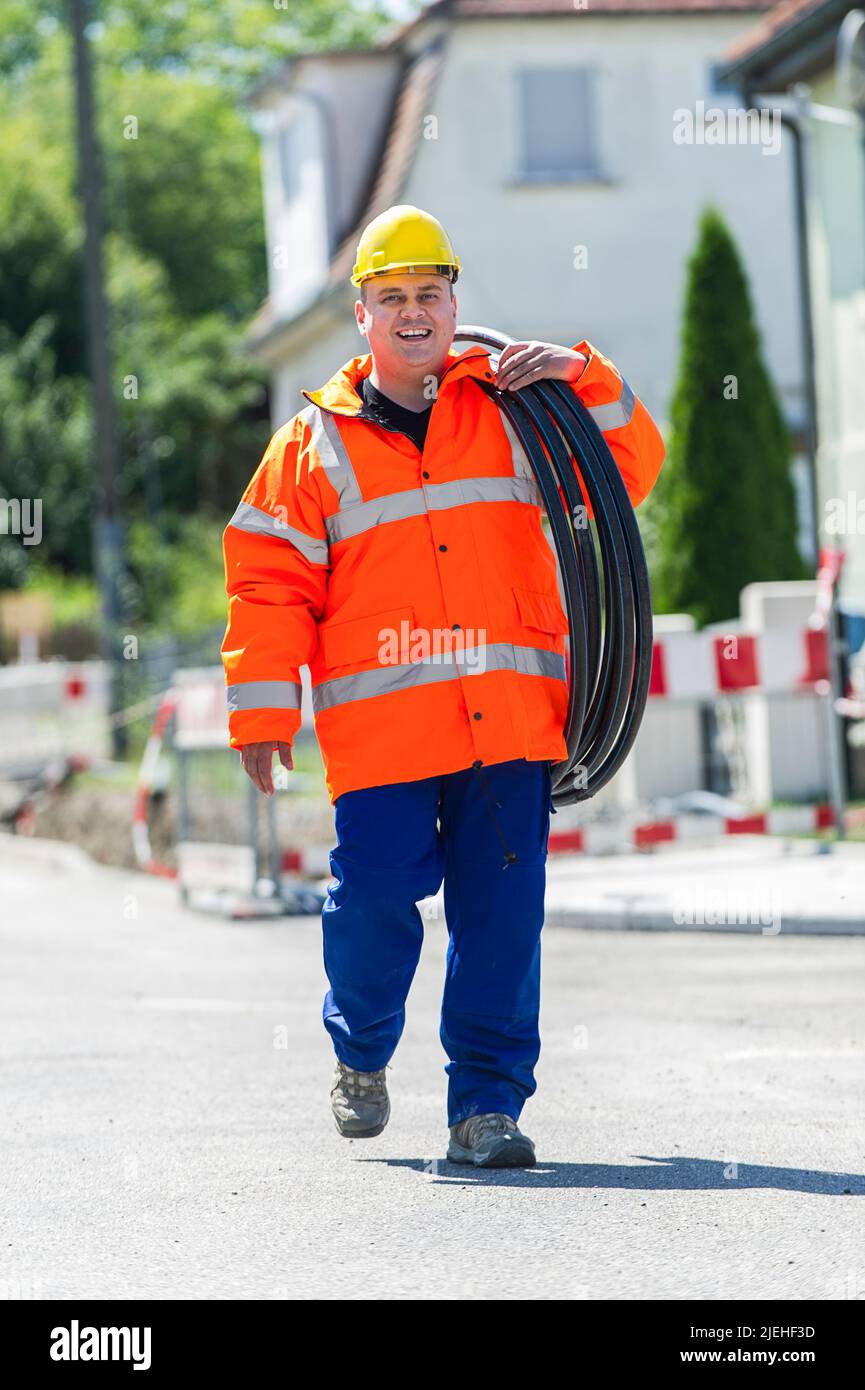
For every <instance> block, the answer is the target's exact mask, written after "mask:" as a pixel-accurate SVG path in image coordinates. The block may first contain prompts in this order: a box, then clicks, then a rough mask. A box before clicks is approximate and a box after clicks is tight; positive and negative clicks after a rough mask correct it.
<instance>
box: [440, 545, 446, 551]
mask: <svg viewBox="0 0 865 1390" xmlns="http://www.w3.org/2000/svg"><path fill="white" fill-rule="evenodd" d="M439 550H447V546H446V545H440V546H439Z"/></svg>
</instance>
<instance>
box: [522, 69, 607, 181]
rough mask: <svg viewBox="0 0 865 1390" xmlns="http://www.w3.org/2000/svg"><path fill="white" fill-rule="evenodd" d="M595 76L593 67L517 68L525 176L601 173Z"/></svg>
mask: <svg viewBox="0 0 865 1390" xmlns="http://www.w3.org/2000/svg"><path fill="white" fill-rule="evenodd" d="M594 76H595V75H594V73H593V72H592V70H591V69H590V68H523V69H522V70H521V71H520V72H518V73H517V92H518V100H519V120H520V131H521V137H522V139H521V168H520V176H521V177H522V178H524V179H536V180H538V181H543V180H551V179H581V178H583V179H586V178H598V177H599V170H598V161H597V154H596V150H595V129H594V124H595V123H594V105H595V92H594V85H595V84H594Z"/></svg>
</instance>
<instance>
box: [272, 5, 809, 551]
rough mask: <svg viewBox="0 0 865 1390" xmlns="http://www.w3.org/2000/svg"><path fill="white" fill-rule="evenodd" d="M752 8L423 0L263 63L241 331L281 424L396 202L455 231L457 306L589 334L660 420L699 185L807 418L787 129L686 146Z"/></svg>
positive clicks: (329, 366) (319, 360) (723, 100)
mask: <svg viewBox="0 0 865 1390" xmlns="http://www.w3.org/2000/svg"><path fill="white" fill-rule="evenodd" d="M767 8H768V6H766V5H765V4H761V3H753V0H438V2H437V3H432V4H430V5H429V6H428V7H427V8H426V10H425V11H424V12H423V13H422V14H421V16H420V17H419V18H418V19H416V20H414V21H412V22H411V23H410V24H408V25H404V26H403V27H402V28H400V29H398V30H397V31H396V32H395V33H393V34H392V35H391V37H390V38H389V39H388V40H387V41H386V42H384V43H382V44H380V45H379V46H378V47H375V48H371V49H367V50H362V51H348V52H326V53H324V54H310V55H305V56H301V57H297V58H295V59H294V60H292V61H291V62H290V63H289V64H288V65H287V66H285V67H283V68H282V69H280V70H279V71H277V72H275V73H274V74H273V75H272V76H269V77H268V78H266V79H265V80H264V81H263V82H262V83H261V84H260V86H259V87H258V89H257V91H256V93H255V94H254V97H253V109H254V113H255V115H254V118H255V120H256V123H257V125H258V128H259V129H260V132H261V136H262V146H263V182H264V202H265V215H266V223H267V242H268V258H269V297H268V300H267V302H266V303H265V304H264V305H263V306H262V308H261V310H260V312H259V314H258V315H257V317H256V319H255V321H254V323H253V326H252V329H251V333H250V338H249V342H250V346H251V348H252V350H253V352H254V353H255V354H256V356H258V357H259V359H261V360H263V361H264V362H266V363H267V364H269V366H270V367H271V369H272V374H273V388H274V389H273V417H274V425H278V424H280V423H282V422H283V421H285V420H286V419H288V418H290V416H291V415H293V414H294V413H295V412H296V411H297V410H298V409H300V408H301V407H302V404H303V402H302V398H301V397H300V394H299V392H300V389H301V387H307V388H311V387H316V386H318V385H320V384H321V383H322V382H323V381H325V380H326V379H327V378H328V377H329V376H330V375H331V374H332V373H333V371H334V370H335V369H336V368H337V367H339V366H340V365H341V364H342V363H343V362H344V361H346V360H347V359H348V358H350V357H352V356H355V355H356V354H358V353H361V352H363V351H364V347H365V345H364V342H363V340H362V339H361V338H360V336H359V335H358V333H357V329H356V326H355V323H354V316H353V312H352V306H353V303H354V300H355V298H356V293H355V291H354V289H353V288H352V286H351V285H350V283H349V275H350V272H351V268H352V265H353V262H354V253H355V248H356V245H357V240H358V237H359V234H360V231H361V229H362V228H363V226H364V225H365V224H366V222H367V221H369V219H370V218H371V217H373V216H375V215H376V214H377V213H378V212H380V211H381V210H382V209H383V208H385V207H387V206H389V205H391V204H393V203H397V202H408V203H416V204H418V205H419V206H421V207H425V208H428V209H429V210H430V211H432V212H434V213H435V214H436V215H437V216H438V217H440V218H441V220H442V221H443V223H444V224H445V226H446V228H447V229H448V231H449V233H450V235H451V237H452V239H453V241H454V244H455V246H456V248H457V252H458V254H459V256H460V259H461V261H462V264H463V267H464V269H463V274H462V276H461V278H460V281H459V284H458V286H457V298H458V309H459V319H460V321H461V322H462V323H482V324H487V325H489V326H492V327H495V328H498V329H502V330H504V331H505V332H508V333H511V334H513V335H515V336H520V337H537V338H544V339H548V340H551V341H559V342H563V343H567V344H572V343H575V342H577V341H578V340H579V339H581V338H583V337H586V338H589V339H590V340H591V341H593V342H595V343H596V344H597V345H598V347H600V348H601V350H602V351H604V352H605V353H606V354H607V355H608V356H610V357H611V358H612V359H613V360H614V361H616V362H617V363H619V364H620V365H621V366H622V369H623V370H624V371H625V372H626V373H627V376H628V379H629V381H630V382H631V384H632V385H633V387H634V389H635V390H636V391H637V392H638V393H639V394H640V395H641V396H642V397H643V398H644V399H645V401H646V403H647V404H648V406H649V408H650V409H651V410H652V411H653V413H654V414H655V416H656V418H657V419H658V420H659V421H660V422H661V423H662V424H663V422H664V420H665V416H666V412H667V409H668V405H669V401H670V396H671V391H672V386H673V382H674V377H675V372H676V366H677V357H678V347H679V328H680V313H681V301H682V291H683V284H684V275H685V263H686V259H687V257H688V255H689V254H690V252H691V251H692V249H693V246H694V242H695V235H696V225H697V219H698V216H699V213H700V210H701V209H702V208H703V207H704V206H705V205H706V204H707V203H709V202H712V203H714V204H715V205H716V206H718V207H719V208H720V210H721V211H722V213H723V214H724V216H725V217H726V218H727V220H728V222H729V224H730V225H731V227H732V229H733V232H734V234H735V236H736V238H737V241H738V244H739V248H740V251H741V253H742V255H743V257H744V259H745V262H746V266H747V270H748V273H749V278H750V283H751V288H752V292H753V294H754V298H755V303H756V311H757V316H758V321H759V326H760V330H761V333H762V336H763V341H764V346H765V350H766V354H767V358H768V363H769V367H770V371H771V373H772V376H773V379H774V381H775V383H776V386H777V388H778V390H779V392H780V394H781V398H782V401H783V404H784V408H785V411H786V415H787V418H788V421H789V422H790V424H791V426H793V428H794V429H795V430H799V429H800V427H801V425H802V422H803V412H804V395H803V371H802V365H801V333H800V325H799V309H798V297H797V278H796V277H797V267H796V258H795V245H794V215H793V201H792V189H793V183H792V178H791V171H790V152H789V148H788V147H786V146H785V143H784V141H783V140H782V139H775V138H774V137H773V139H772V141H771V143H770V142H769V141H768V139H767V138H766V139H764V138H762V137H760V135H759V132H758V131H752V132H751V135H750V137H749V138H747V139H745V140H743V139H742V138H741V136H740V138H739V141H738V143H713V144H710V143H708V141H707V140H706V139H704V138H703V137H702V136H701V133H700V125H699V119H698V120H697V123H696V125H695V123H694V120H693V119H692V120H691V129H692V130H693V131H694V137H693V140H692V141H691V143H681V142H680V141H681V139H682V129H683V113H689V115H690V116H691V117H692V118H693V117H694V116H695V115H696V116H698V117H699V115H700V114H701V113H705V114H710V113H711V112H712V111H713V110H715V109H717V108H724V109H725V110H726V108H727V107H728V106H730V105H731V104H732V105H738V104H740V101H741V99H740V97H739V95H738V93H737V92H736V91H734V90H731V89H727V90H718V89H716V87H715V85H714V81H713V75H714V69H715V65H716V64H717V63H718V61H719V59H720V57H721V56H722V55H723V53H724V51H725V50H726V49H728V48H729V46H730V45H731V43H732V42H733V41H734V39H735V37H736V36H737V35H739V34H741V32H742V30H743V27H747V26H748V24H749V23H752V22H753V21H754V20H755V19H757V18H758V17H760V16H761V14H762V13H763V12H764V11H765V10H766V9H767ZM701 103H702V106H701V105H700V104H701ZM709 138H711V137H709ZM803 526H804V523H803ZM805 529H807V528H805ZM803 535H804V530H803Z"/></svg>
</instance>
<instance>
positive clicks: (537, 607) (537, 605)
mask: <svg viewBox="0 0 865 1390" xmlns="http://www.w3.org/2000/svg"><path fill="white" fill-rule="evenodd" d="M513 590H514V597H515V599H516V601H517V611H518V613H519V616H520V625H521V626H522V627H534V628H537V629H538V630H539V631H540V632H552V633H559V632H561V633H565V634H567V632H568V616H567V614H566V612H565V610H564V608H563V607H562V602H561V599H560V598H559V597H558V595H557V594H539V593H536V592H535V591H534V589H518V588H517V587H516V585H514V586H513Z"/></svg>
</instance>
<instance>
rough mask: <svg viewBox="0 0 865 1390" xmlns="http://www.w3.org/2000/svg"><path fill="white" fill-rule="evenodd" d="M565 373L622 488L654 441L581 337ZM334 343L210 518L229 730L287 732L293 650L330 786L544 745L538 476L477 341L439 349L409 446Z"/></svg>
mask: <svg viewBox="0 0 865 1390" xmlns="http://www.w3.org/2000/svg"><path fill="white" fill-rule="evenodd" d="M575 346H576V349H577V351H579V352H582V353H584V355H585V356H586V357H587V358H588V364H587V366H586V368H585V370H584V371H583V374H582V376H581V377H580V379H579V380H578V381H577V382H575V383H574V385H573V390H574V391H575V392H576V394H577V395H578V396H579V397H580V398H581V399H582V401H583V403H584V404H585V405H586V406H587V407H588V408H589V409H590V410H591V412H592V415H593V416H594V418H595V420H596V421H597V423H598V425H599V427H600V428H601V430H602V431H603V432H604V435H605V437H606V439H607V442H608V444H609V446H610V448H611V450H612V452H613V455H614V457H615V459H616V462H617V464H618V466H619V469H620V471H621V473H622V477H623V479H624V481H625V484H626V486H627V489H628V494H629V496H630V498H631V501H632V503H633V504H634V506H636V505H637V504H638V503H639V502H640V501H642V499H643V498H644V497H645V496H646V494H647V493H648V492H649V490H650V488H651V487H652V485H653V484H654V481H655V479H656V477H657V475H658V472H659V470H660V467H661V463H662V461H663V458H664V446H663V442H662V440H661V436H660V434H659V432H658V430H657V428H656V426H655V424H654V422H653V420H652V418H651V416H650V415H649V413H648V411H647V410H646V408H645V407H644V406H643V404H642V403H641V402H640V401H639V400H638V399H637V398H636V397H635V396H634V394H633V392H632V391H631V389H630V387H629V386H628V385H627V383H626V382H625V381H624V380H623V378H622V377H621V376H620V375H619V373H618V371H617V370H616V368H615V367H614V366H613V364H612V363H611V362H610V361H608V360H607V358H605V357H604V356H602V354H601V353H599V352H598V351H597V350H596V349H595V348H594V347H592V345H591V344H590V343H587V342H585V341H584V342H581V343H578V344H576V345H575ZM371 368H372V358H371V356H369V355H366V356H363V357H355V358H353V359H352V360H351V361H349V362H347V363H346V364H345V365H344V366H343V367H341V368H340V370H339V371H338V372H337V373H336V374H335V375H334V376H333V377H332V378H331V379H330V381H328V383H327V384H326V385H325V386H323V387H321V388H320V390H317V391H304V392H303V395H304V396H305V397H306V398H307V400H308V401H309V402H310V404H309V405H308V406H306V408H305V409H303V410H301V411H300V412H299V413H298V414H297V415H295V416H294V418H293V419H292V420H290V421H289V422H288V424H286V425H284V426H283V427H282V428H281V429H280V430H278V431H277V432H276V434H275V435H274V436H273V438H272V439H271V441H270V444H269V445H268V448H267V450H266V452H265V455H264V458H263V459H262V461H261V463H260V465H259V467H258V469H257V470H256V472H255V474H254V475H253V477H252V479H251V481H250V483H249V486H248V487H247V488H246V491H245V492H244V494H243V497H242V499H241V501H240V503H239V505H238V507H237V510H236V512H235V513H234V516H233V517H232V518H231V521H230V522H229V524H228V526H227V527H226V529H225V532H224V538H223V545H224V553H225V569H226V587H227V592H228V595H229V616H228V627H227V629H226V633H225V639H224V641H223V644H222V657H223V663H224V666H225V673H226V682H227V687H228V707H229V727H230V742H231V746H232V747H233V748H240V747H242V746H243V745H244V744H246V743H257V742H261V741H264V740H270V739H272V740H284V741H286V742H288V743H290V742H291V741H292V739H293V738H294V735H295V733H296V732H297V730H298V728H299V726H300V695H301V686H300V674H299V670H300V667H301V666H304V665H308V666H309V669H310V677H311V681H312V692H313V709H314V718H315V730H316V735H317V738H318V743H319V747H320V749H321V754H322V758H323V761H324V766H325V776H326V783H327V789H328V793H329V795H330V798H331V801H335V800H336V798H337V797H338V796H339V795H341V793H342V792H344V791H353V790H355V789H357V788H360V787H372V786H380V785H382V784H384V783H387V782H403V781H415V780H417V779H419V778H422V777H431V776H435V775H437V774H444V773H447V772H456V771H459V770H460V769H462V768H467V767H470V766H471V764H472V763H473V762H476V761H477V760H479V759H480V760H481V761H482V762H483V763H484V764H488V763H498V762H504V761H508V760H510V759H512V758H527V759H529V760H530V761H531V760H551V761H556V762H557V761H559V760H561V759H562V758H564V757H565V756H566V754H567V748H566V745H565V740H564V736H563V729H564V721H565V714H566V708H567V685H566V679H565V660H564V651H565V636H566V634H567V631H568V623H567V617H566V614H565V611H564V608H563V607H562V602H561V597H560V593H559V587H558V578H557V569H556V558H555V553H554V551H553V549H552V546H551V544H550V542H549V541H548V540H547V537H546V535H545V533H544V531H543V529H542V525H541V519H542V516H543V508H542V504H541V497H540V493H539V491H538V487H537V484H536V482H535V480H534V477H533V475H532V473H531V470H530V468H529V466H528V464H527V462H526V460H525V458H524V456H523V454H522V450H521V449H520V447H519V445H518V444H517V442H516V439H515V438H514V435H513V432H512V430H511V427H510V425H509V424H508V422H507V421H506V420H505V418H504V416H503V414H502V412H501V411H500V409H499V408H498V406H497V405H496V404H495V402H494V401H493V400H491V399H490V398H489V397H488V396H487V394H486V393H485V391H484V390H483V389H482V388H481V386H480V385H479V384H478V383H479V381H483V380H487V381H488V380H491V379H492V371H491V369H490V364H489V354H488V352H487V350H486V349H484V348H481V347H470V348H468V349H467V350H466V351H464V352H462V353H456V352H455V351H454V350H453V349H451V350H450V352H449V354H448V363H447V366H446V368H445V371H444V372H443V374H442V376H441V379H440V381H439V386H438V392H437V396H436V400H435V404H434V406H433V409H432V412H431V415H430V423H429V432H428V434H427V439H426V445H425V447H424V451H423V453H422V454H421V453H419V451H418V449H417V448H416V447H415V445H414V444H413V443H412V441H411V440H410V439H409V438H408V437H407V436H406V435H404V434H400V433H397V432H396V431H394V430H390V429H387V428H386V427H384V426H382V425H380V424H378V423H375V422H373V421H372V420H371V419H370V418H369V417H368V416H366V415H365V413H364V411H363V409H362V402H361V399H360V397H359V396H358V394H357V392H356V390H355V386H356V384H357V382H358V381H359V380H360V379H361V378H362V377H364V376H366V375H368V374H369V372H370V370H371Z"/></svg>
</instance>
